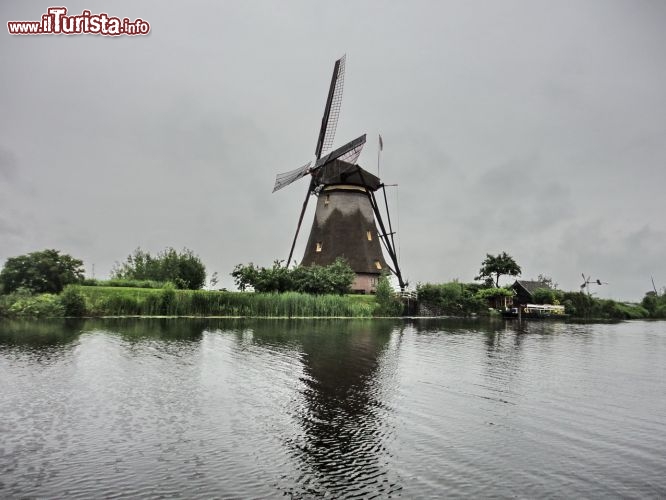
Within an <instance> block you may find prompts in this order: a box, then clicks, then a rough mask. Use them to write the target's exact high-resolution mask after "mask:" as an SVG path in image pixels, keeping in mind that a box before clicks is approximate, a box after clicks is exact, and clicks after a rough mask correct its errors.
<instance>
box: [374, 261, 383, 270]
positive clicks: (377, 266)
mask: <svg viewBox="0 0 666 500" xmlns="http://www.w3.org/2000/svg"><path fill="white" fill-rule="evenodd" d="M375 267H376V268H377V269H379V270H380V271H381V269H382V264H381V262H379V261H378V260H376V261H375Z"/></svg>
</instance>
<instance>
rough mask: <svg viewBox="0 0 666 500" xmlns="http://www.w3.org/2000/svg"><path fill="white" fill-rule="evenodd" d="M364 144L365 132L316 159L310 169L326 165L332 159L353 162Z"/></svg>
mask: <svg viewBox="0 0 666 500" xmlns="http://www.w3.org/2000/svg"><path fill="white" fill-rule="evenodd" d="M364 144H365V134H363V135H362V136H360V137H357V138H356V139H354V140H353V141H349V142H348V143H347V144H345V145H344V146H341V147H339V148H338V149H336V150H335V151H333V152H331V153H328V154H327V155H326V156H324V157H323V158H320V159H319V160H317V163H315V166H314V167H313V168H312V170H316V169H318V168H321V167H322V166H323V165H326V164H327V163H328V162H330V161H333V160H343V161H346V162H348V163H353V162H355V161H356V160H357V159H358V157H359V156H360V154H361V150H362V149H363V145H364Z"/></svg>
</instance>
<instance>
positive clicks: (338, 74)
mask: <svg viewBox="0 0 666 500" xmlns="http://www.w3.org/2000/svg"><path fill="white" fill-rule="evenodd" d="M346 57H347V56H346V55H345V56H342V57H341V58H340V59H338V60H337V61H335V66H333V76H332V77H331V86H330V87H329V89H328V98H327V99H326V107H325V108H324V116H323V117H322V119H321V128H320V129H319V138H318V139H317V148H316V149H315V155H316V156H317V159H319V158H321V154H322V153H323V152H324V151H328V150H329V149H331V146H332V145H333V140H334V139H335V129H336V128H337V126H338V118H339V116H340V107H341V106H342V89H343V86H344V83H345V60H346Z"/></svg>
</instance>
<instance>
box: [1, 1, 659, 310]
mask: <svg viewBox="0 0 666 500" xmlns="http://www.w3.org/2000/svg"><path fill="white" fill-rule="evenodd" d="M50 6H51V4H50V3H48V2H46V3H45V2H20V1H9V2H7V1H3V2H2V3H1V4H0V19H1V20H2V26H3V29H5V28H4V26H6V22H7V21H12V20H33V19H34V20H38V19H39V18H40V17H41V15H42V14H43V13H45V12H46V10H47V8H48V7H50ZM66 7H68V9H69V10H70V13H80V12H81V11H82V10H83V9H86V8H87V9H90V10H92V11H93V13H99V12H107V13H108V14H109V15H115V16H119V17H129V18H131V19H134V18H137V17H140V18H142V19H144V20H146V21H148V22H149V23H150V24H151V30H152V31H151V33H150V34H149V35H148V36H138V37H117V38H113V37H102V36H94V35H78V36H64V35H60V36H10V35H9V34H8V33H7V32H6V31H5V32H4V34H0V67H1V68H2V70H1V74H0V262H1V261H4V259H6V258H7V257H11V256H15V255H19V254H22V253H26V252H30V251H34V250H42V249H44V248H57V249H61V250H63V251H65V252H67V253H71V254H72V255H74V256H75V257H78V258H81V259H83V260H84V262H85V264H86V269H87V272H88V274H90V273H91V270H92V265H93V264H94V265H95V274H96V276H97V277H105V276H106V275H108V272H109V271H110V269H111V267H112V265H113V263H114V262H115V261H120V260H123V259H124V258H125V257H126V256H127V255H128V254H129V253H130V252H131V251H132V250H133V249H134V248H135V247H137V246H141V247H142V248H144V249H145V250H149V251H152V252H158V251H160V250H161V249H163V248H164V247H166V246H174V247H175V248H182V247H184V246H186V247H188V248H191V249H192V250H194V251H195V252H196V253H197V254H199V255H200V256H201V258H202V260H203V261H204V263H205V264H206V266H207V269H208V272H209V274H210V273H212V272H213V271H218V272H219V274H220V277H221V283H220V285H219V286H227V287H232V281H231V278H230V276H229V273H230V272H231V271H232V269H233V267H234V265H235V264H237V263H241V262H245V263H247V262H250V261H252V262H254V263H257V264H260V265H270V264H271V263H272V261H273V260H275V259H286V257H287V254H288V252H289V247H290V244H291V239H292V237H293V231H294V229H295V225H296V220H297V217H298V213H299V210H300V205H301V203H302V199H303V197H304V195H305V191H306V189H307V183H306V182H305V181H303V182H301V183H297V184H294V185H292V186H290V187H288V188H286V189H284V190H282V191H280V192H278V193H276V194H271V190H272V187H273V182H274V178H275V174H276V173H278V172H283V171H286V170H290V169H293V168H295V167H297V166H299V165H302V164H304V163H305V162H307V161H308V160H310V159H311V158H312V156H313V152H314V147H315V142H316V138H317V133H318V129H319V123H320V120H321V115H322V112H323V107H324V102H325V98H326V92H327V90H328V84H329V81H330V73H331V70H332V67H333V62H334V61H335V59H337V58H338V57H340V56H341V55H342V54H344V53H346V54H347V75H346V80H345V91H344V101H343V106H342V114H341V117H340V122H339V125H338V132H337V136H336V145H341V144H343V143H345V142H347V141H348V140H351V139H353V138H355V137H357V136H358V135H360V134H362V133H367V134H368V139H369V140H368V143H367V145H366V149H365V151H364V153H363V154H362V155H361V157H360V159H359V164H360V165H362V166H363V167H364V168H366V169H368V170H370V171H371V172H375V171H376V158H377V156H376V155H377V134H378V133H381V134H382V137H383V138H384V152H383V156H382V167H381V172H380V173H381V177H382V180H384V181H385V182H386V183H397V184H399V212H398V211H397V210H396V208H397V207H396V201H398V200H397V197H396V194H395V191H393V192H392V193H391V200H390V201H391V202H393V204H394V206H393V217H394V218H398V217H399V220H400V227H399V229H400V249H401V267H402V269H403V274H404V276H405V277H406V278H407V279H408V280H409V281H410V283H412V284H414V285H415V284H416V283H417V282H419V281H420V282H442V281H448V280H450V279H453V278H459V279H461V280H464V281H468V280H471V279H472V278H473V277H474V276H475V274H476V273H477V272H478V270H479V267H480V263H481V261H482V260H483V258H484V257H485V254H486V253H493V254H496V253H499V252H501V251H507V252H508V253H509V254H511V255H512V256H514V258H515V259H516V260H517V262H518V263H519V264H520V265H521V266H522V268H523V278H525V279H530V278H536V276H537V275H538V274H539V273H545V274H548V275H551V276H552V277H553V278H554V280H555V281H556V282H558V283H559V284H560V287H561V288H564V289H575V290H577V289H578V287H579V285H580V283H581V282H582V279H581V277H580V275H581V273H582V272H584V273H585V274H586V275H587V274H590V275H591V276H592V278H594V279H596V278H600V279H602V280H603V281H607V282H609V285H607V286H604V287H597V289H596V291H597V293H598V294H599V295H600V296H604V297H611V298H616V299H634V300H640V299H641V298H642V296H643V294H644V293H645V292H646V291H648V290H650V289H651V287H652V285H651V282H650V277H651V276H654V279H655V281H656V283H657V286H658V287H662V286H666V265H665V264H664V262H665V259H664V257H665V251H664V249H665V248H666V219H665V218H664V217H663V213H664V208H665V206H666V203H665V202H664V190H665V186H666V173H665V168H666V140H665V137H666V57H665V54H666V30H665V29H664V26H666V3H665V2H662V1H659V0H655V1H651V2H650V1H634V0H631V1H629V0H627V1H613V0H597V1H595V0H587V1H584V2H581V1H578V0H576V1H560V2H553V1H532V0H525V1H518V0H515V1H507V0H505V1H502V2H494V1H462V0H461V1H436V2H423V1H420V2H419V1H417V2H406V1H405V2H384V1H341V2H323V1H299V2H296V1H281V2H278V1H275V2H268V1H264V2H259V1H234V2H227V1H215V2H213V1H210V2H188V3H178V4H176V3H175V2H174V3H168V2H157V1H154V2H120V1H114V2H88V3H85V2H79V1H73V2H67V3H66ZM313 207H314V203H311V209H312V208H313ZM312 216H313V213H312V210H310V211H309V212H308V214H307V215H306V219H305V222H304V231H303V232H302V234H301V237H300V239H299V245H298V246H297V251H296V256H297V257H298V258H300V256H302V253H303V246H304V244H305V242H306V240H307V233H308V231H309V227H310V224H311V221H312ZM508 282H510V280H509V279H505V280H503V283H508ZM501 283H502V282H501Z"/></svg>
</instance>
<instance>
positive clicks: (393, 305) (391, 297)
mask: <svg viewBox="0 0 666 500" xmlns="http://www.w3.org/2000/svg"><path fill="white" fill-rule="evenodd" d="M375 298H376V300H377V309H376V311H375V315H376V316H384V317H387V316H390V317H393V316H401V315H402V311H403V305H402V300H400V297H398V296H397V295H396V293H395V292H394V291H393V287H392V286H391V283H390V282H389V279H388V277H387V276H386V275H382V276H380V278H379V281H378V282H377V292H376V293H375Z"/></svg>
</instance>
